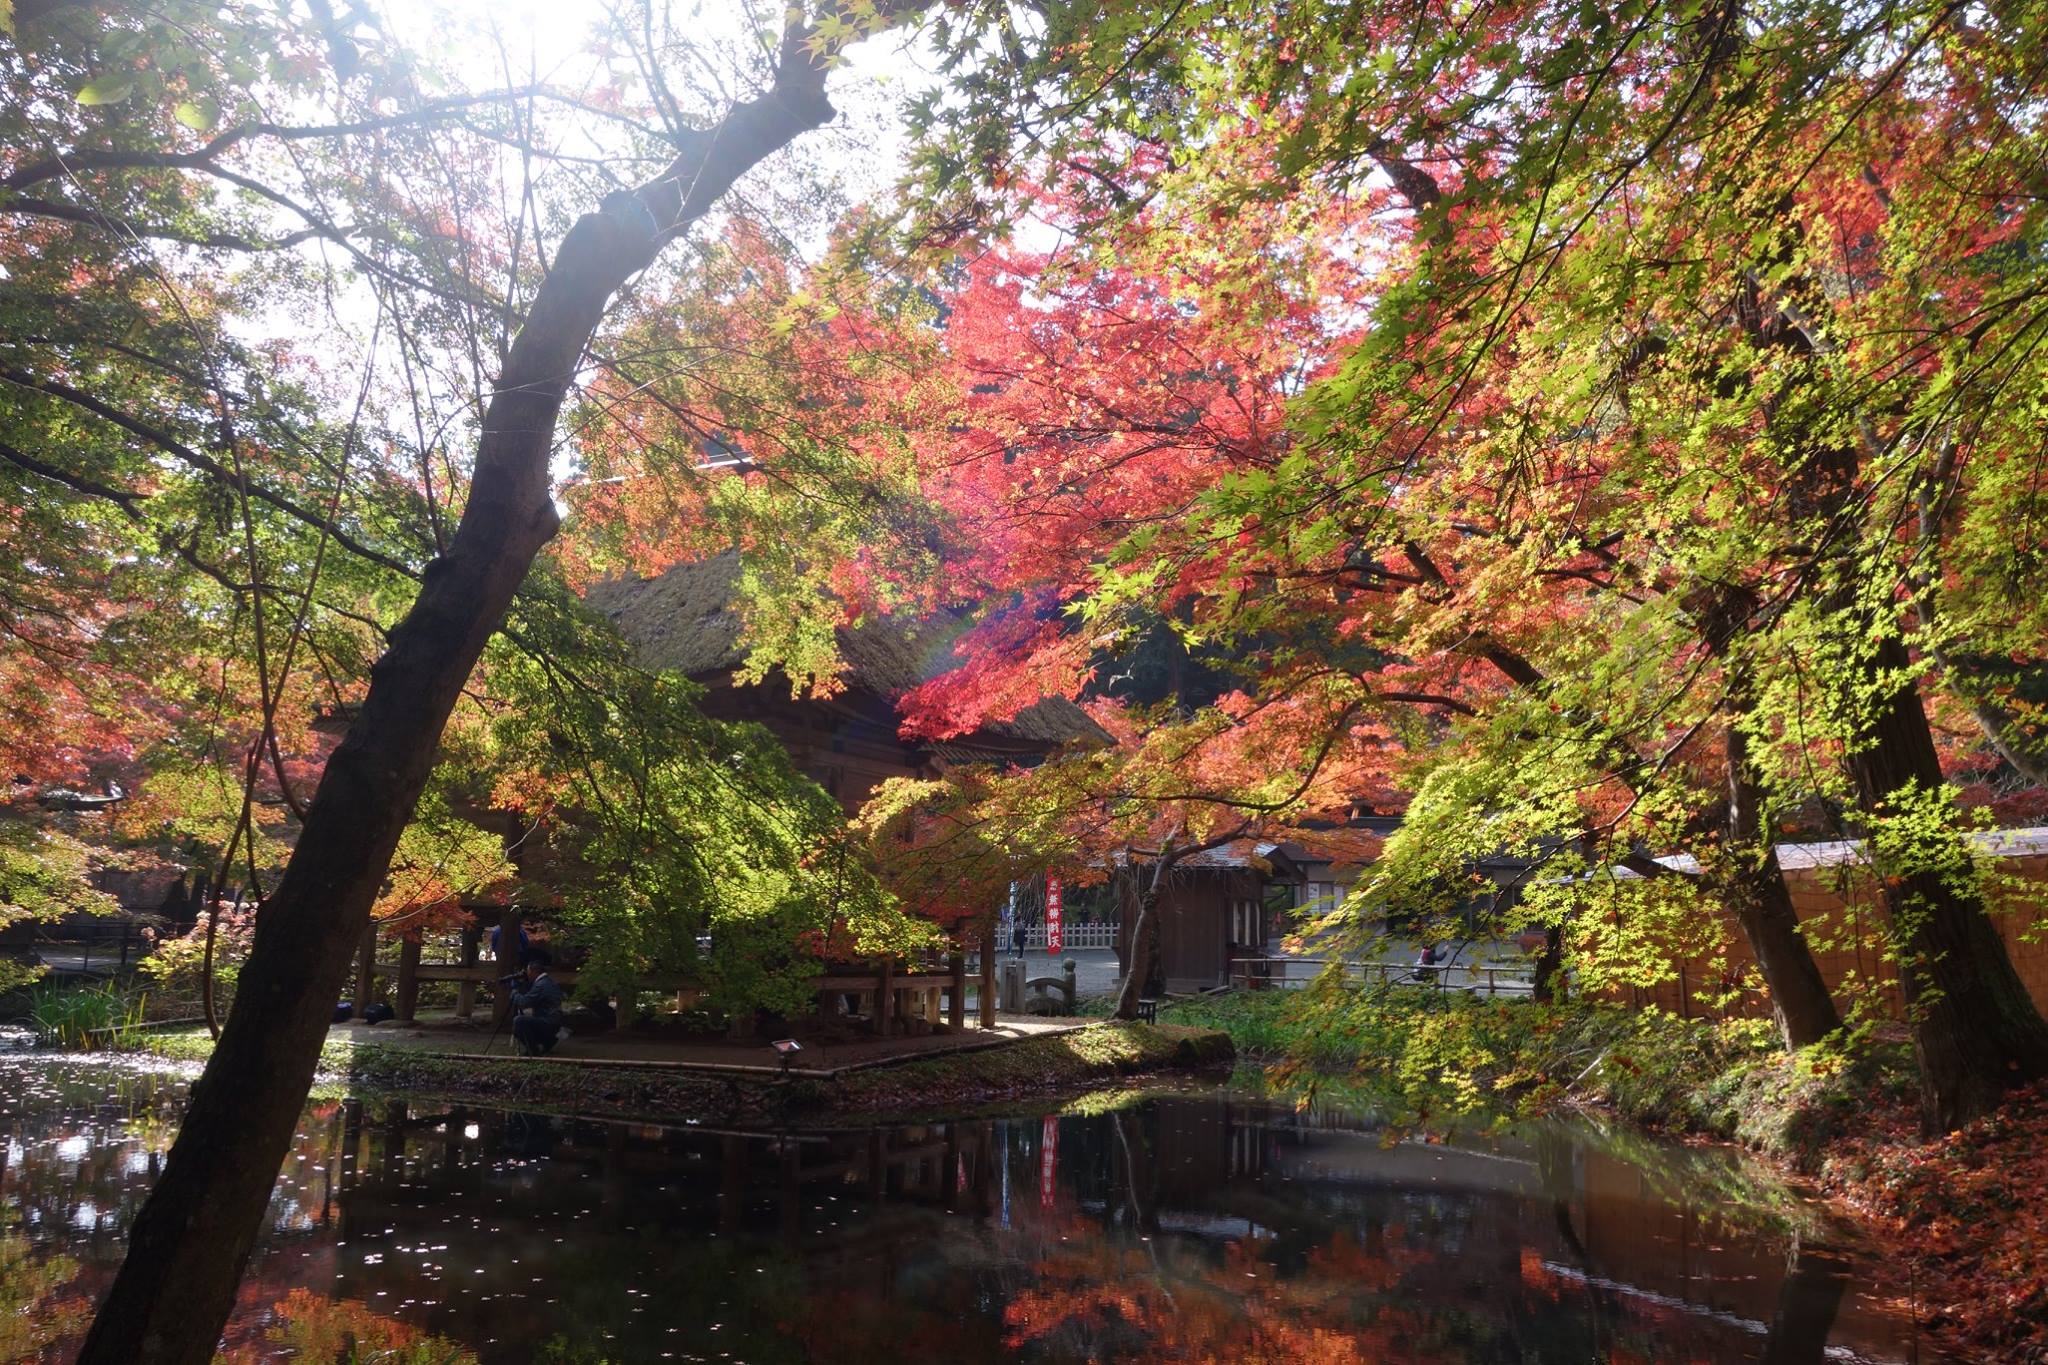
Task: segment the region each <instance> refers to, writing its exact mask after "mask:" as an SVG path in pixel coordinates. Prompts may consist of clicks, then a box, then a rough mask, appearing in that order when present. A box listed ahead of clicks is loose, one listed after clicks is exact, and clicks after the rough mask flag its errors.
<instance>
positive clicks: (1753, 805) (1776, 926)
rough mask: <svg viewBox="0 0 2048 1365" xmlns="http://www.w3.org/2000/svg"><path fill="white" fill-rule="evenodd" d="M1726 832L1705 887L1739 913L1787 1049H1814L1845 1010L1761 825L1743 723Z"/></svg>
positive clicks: (1734, 752)
mask: <svg viewBox="0 0 2048 1365" xmlns="http://www.w3.org/2000/svg"><path fill="white" fill-rule="evenodd" d="M1725 744H1726V748H1727V758H1728V778H1727V781H1728V814H1727V837H1726V838H1725V839H1724V840H1723V842H1722V847H1721V850H1720V854H1721V859H1722V861H1723V864H1724V865H1722V866H1720V867H1717V868H1716V869H1715V871H1714V872H1713V873H1711V874H1709V878H1708V885H1709V886H1710V887H1711V888H1712V889H1714V890H1715V891H1717V892H1718V893H1719V894H1720V896H1721V898H1722V899H1723V900H1724V901H1725V902H1726V903H1727V905H1728V908H1729V910H1730V911H1732V912H1733V913H1734V916H1735V924H1736V927H1737V928H1738V929H1740V930H1741V932H1742V936H1743V938H1744V939H1745V940H1747V941H1748V943H1749V948H1750V951H1751V952H1752V953H1754V954H1755V955H1756V965H1757V970H1758V971H1759V972H1760V973H1761V974H1762V976H1763V979H1764V992H1765V994H1766V995H1768V996H1769V997H1770V1002H1771V1019H1772V1022H1774V1023H1775V1024H1777V1026H1778V1037H1779V1038H1780V1039H1781V1040H1782V1041H1783V1042H1784V1044H1785V1047H1786V1049H1787V1050H1788V1051H1797V1050H1798V1049H1799V1048H1802V1047H1807V1046H1810V1045H1812V1044H1814V1043H1817V1042H1819V1041H1820V1040H1821V1039H1823V1038H1825V1037H1827V1036H1828V1035H1829V1034H1830V1033H1833V1032H1835V1031H1836V1030H1837V1029H1839V1028H1841V1027H1842V1015H1841V1012H1840V1011H1839V1010H1837V1009H1836V1008H1835V1000H1834V997H1833V996H1832V995H1830V994H1829V993H1828V983H1827V980H1826V978H1824V977H1823V976H1822V975H1821V972H1820V964H1819V963H1817V962H1815V961H1814V960H1813V950H1812V948H1811V947H1809V946H1808V944H1807V942H1806V936H1805V935H1804V934H1803V933H1801V932H1800V929H1799V911H1798V909H1797V907H1795V906H1794V905H1793V904H1792V893H1791V891H1790V890H1789V889H1787V887H1786V885H1785V872H1784V869H1783V868H1781V867H1780V866H1779V865H1778V849H1777V845H1776V844H1774V843H1772V842H1771V839H1770V836H1769V833H1768V831H1767V830H1766V829H1765V827H1764V823H1763V815H1762V793H1761V791H1760V790H1759V788H1758V786H1757V783H1756V779H1755V776H1754V774H1753V773H1752V771H1751V769H1750V764H1749V742H1748V739H1747V738H1746V737H1745V736H1744V735H1743V733H1742V729H1741V727H1740V726H1739V725H1736V724H1733V723H1732V722H1731V724H1730V725H1729V726H1728V735H1727V739H1726V741H1725Z"/></svg>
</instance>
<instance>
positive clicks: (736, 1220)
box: [718, 1135, 747, 1237]
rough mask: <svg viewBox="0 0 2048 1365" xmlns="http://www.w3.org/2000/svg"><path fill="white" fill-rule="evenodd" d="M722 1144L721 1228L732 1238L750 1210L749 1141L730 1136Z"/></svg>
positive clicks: (719, 1225)
mask: <svg viewBox="0 0 2048 1365" xmlns="http://www.w3.org/2000/svg"><path fill="white" fill-rule="evenodd" d="M720 1146H721V1150H720V1154H719V1182H718V1230H719V1231H720V1232H721V1233H723V1234H725V1235H726V1236H728V1237H731V1236H733V1235H735V1234H736V1233H738V1232H739V1230H740V1225H741V1222H742V1221H743V1218H744V1215H745V1214H746V1211H747V1140H746V1139H745V1138H743V1137H735V1136H730V1135H728V1136H727V1137H725V1138H723V1139H721V1140H720Z"/></svg>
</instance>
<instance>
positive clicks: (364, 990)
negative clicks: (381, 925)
mask: <svg viewBox="0 0 2048 1365" xmlns="http://www.w3.org/2000/svg"><path fill="white" fill-rule="evenodd" d="M376 998H377V923H376V921H375V920H372V921H371V922H370V927H369V928H367V929H365V930H363V943H362V946H361V947H360V948H358V949H356V999H355V1006H356V1015H355V1017H356V1018H358V1019H361V1018H362V1017H363V1011H364V1010H366V1009H368V1008H369V1007H370V1002H371V1001H372V1000H375V999H376Z"/></svg>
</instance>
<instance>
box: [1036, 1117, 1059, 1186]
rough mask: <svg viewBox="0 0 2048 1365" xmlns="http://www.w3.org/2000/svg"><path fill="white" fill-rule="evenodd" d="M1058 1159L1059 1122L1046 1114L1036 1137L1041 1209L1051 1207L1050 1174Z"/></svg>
mask: <svg viewBox="0 0 2048 1365" xmlns="http://www.w3.org/2000/svg"><path fill="white" fill-rule="evenodd" d="M1059 1159H1060V1121H1059V1120H1058V1119H1056V1118H1054V1117H1053V1116H1052V1115H1050V1114H1047V1115H1046V1116H1045V1127H1044V1128H1043V1129H1041V1130H1040V1132H1039V1135H1038V1203H1039V1206H1040V1207H1041V1208H1048V1209H1049V1208H1051V1207H1052V1172H1053V1167H1055V1166H1056V1165H1058V1164H1059Z"/></svg>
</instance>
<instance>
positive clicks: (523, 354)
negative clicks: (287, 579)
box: [79, 26, 833, 1365]
mask: <svg viewBox="0 0 2048 1365" xmlns="http://www.w3.org/2000/svg"><path fill="white" fill-rule="evenodd" d="M809 37H810V35H809V34H808V33H807V32H805V31H803V30H801V29H799V28H796V27H795V26H792V30H791V32H790V34H789V35H788V36H787V38H786V40H785V42H784V44H783V46H782V49H781V53H780V57H779V61H778V64H777V69H776V76H775V81H774V84H773V86H772V87H771V88H770V89H769V90H768V92H767V93H765V94H764V95H762V96H760V97H759V98H756V99H753V100H750V101H748V102H745V103H742V104H739V105H736V106H735V107H733V108H732V109H731V110H730V111H729V112H728V113H727V114H726V116H725V117H724V119H723V120H722V121H721V122H720V123H719V124H718V125H717V126H716V127H714V128H711V129H708V130H705V131H702V132H698V133H695V134H693V135H691V136H690V140H689V141H688V142H687V144H685V145H683V146H682V147H681V148H680V150H679V152H678V155H677V156H676V157H675V159H674V161H673V162H672V163H671V164H670V165H669V166H668V167H667V168H666V169H665V170H664V172H663V173H662V174H661V175H660V176H659V177H657V178H656V179H655V180H653V181H651V182H649V183H648V184H646V185H644V186H642V187H641V188H640V189H638V190H636V191H632V192H623V191H622V192H619V193H615V194H613V195H610V196H608V197H607V198H606V200H605V202H604V206H603V209H602V211H600V212H595V213H587V214H585V215H583V217H581V218H580V219H578V220H577V222H576V224H575V226H574V227H572V228H571V229H570V231H569V233H568V235H567V236H566V237H565V238H564V239H563V241H562V243H561V247H560V249H559V251H558V252H557V254H556V257H555V261H554V264H553V268H552V269H551V270H550V271H549V273H548V275H547V278H546V279H545V280H544V281H543V283H542V285H541V287H540V290H539V291H538V293H537V295H536V296H535V298H534V300H533V305H532V308H531V310H530V311H529V313H528V315H527V319H526V323H525V325H524V326H523V327H522V328H521V329H520V331H519V334H518V337H517V338H516V339H515V341H514V342H513V345H512V348H511V352H510V354H509V355H508V356H507V358H506V360H505V365H504V369H503V372H502V373H501V374H500V375H499V377H498V384H497V388H496V390H495V392H493V393H492V395H491V396H490V401H489V404H488V406H487V408H486V410H485V415H484V422H483V431H482V436H481V440H480V443H479V445H478V449H477V455H476V467H475V473H474V476H473V480H472V483H471V486H470V494H469V502H468V505H467V506H466V508H465V509H464V511H463V514H462V520H461V523H460V525H459V527H458V528H457V530H456V533H455V536H454V538H453V539H452V540H451V542H450V543H449V545H448V548H447V552H446V553H445V554H443V555H442V556H441V557H440V558H438V559H436V560H435V561H433V563H431V564H429V565H428V566H427V570H426V573H425V575H424V577H423V580H422V584H421V587H420V592H419V596H418V597H417V598H416V599H415V601H414V602H413V605H412V609H411V610H410V611H409V612H407V614H406V616H405V619H404V620H403V621H401V622H400V623H399V625H398V626H397V628H396V629H395V630H393V631H392V633H391V637H390V647H389V649H387V650H386V652H385V654H384V656H383V657H382V658H381V659H379V660H378V661H377V663H376V665H375V667H374V668H372V670H371V673H370V689H369V694H368V696H367V697H366V698H365V699H364V701H363V705H362V710H361V712H360V714H359V715H358V717H357V719H356V721H355V723H354V724H353V725H352V726H350V728H349V732H348V736H347V738H346V739H344V740H343V741H342V743H341V745H340V746H339V747H338V748H337V749H336V750H335V752H334V755H333V757H332V758H330V759H329V760H328V763H327V767H326V771H325V773H324V774H323V775H322V777H321V780H320V786H319V789H318V791H317V792H316V793H315V795H314V798H313V802H312V805H311V808H310V809H309V811H308V812H307V816H306V820H305V824H304V828H303V831H302V833H301V834H300V836H299V840H298V844H297V847H296V848H295V849H294V850H293V852H292V857H291V861H290V863H289V864H288V865H287V867H286V869H285V872H284V876H283V879H282V880H281V881H280V882H279V883H278V886H277V889H276V891H275V893H274V894H273V895H272V896H271V897H270V899H269V900H268V901H267V902H265V904H264V906H263V908H262V910H261V911H260V912H259V914H258V916H257V921H256V931H255V939H254V943H253V945H252V948H251V951H250V955H249V959H248V962H247V963H246V965H245V966H244V967H243V970H242V977H241V986H240V989H239V990H238V991H237V992H236V994H235V1003H234V1008H233V1010H232V1011H231V1012H230V1014H229V1015H228V1021H227V1026H226V1028H225V1029H224V1030H223V1032H222V1034H221V1038H220V1042H219V1045H218V1046H217V1047H216V1048H215V1050H214V1053H213V1058H212V1060H211V1061H210V1062H208V1064H207V1067H206V1071H205V1074H204V1075H202V1076H201V1077H200V1078H199V1080H198V1082H197V1083H196V1084H195V1085H194V1086H193V1089H192V1097H191V1104H190V1106H189V1108H188V1109H187V1111H186V1115H185V1121H184V1123H183V1124H182V1125H181V1126H180V1127H179V1130H178V1137H177V1140H176V1142H175V1143H174V1144H173V1145H172V1147H171V1151H170V1155H169V1159H168V1161H167V1163H166V1165H165V1168H164V1172H163V1176H162V1178H161V1179H160V1180H159V1181H158V1182H157V1184H156V1187H155V1189H154V1190H153V1191H152V1192H151V1193H150V1196H149V1199H148V1201H147V1202H146V1203H145V1204H144V1205H143V1207H142V1210H141V1213H140V1214H139V1216H138V1217H137V1218H136V1221H135V1226H134V1228H133V1229H132V1231H131V1232H130V1234H129V1240H128V1254H127V1257H126V1259H125V1260H124V1261H123V1262H122V1264H121V1269H120V1271H119V1273H118V1274H117V1275H116V1276H115V1278H114V1282H113V1285H112V1286H111V1288H110V1289H109V1290H108V1291H107V1295H106V1297H105V1299H103V1300H102V1301H101V1303H100V1307H99V1311H98V1315H97V1316H96V1317H95V1318H94V1319H93V1323H92V1328H91V1330H90V1332H89V1333H88V1335H87V1337H86V1341H85V1346H84V1349H83V1351H82V1352H81V1354H80V1356H79V1359H80V1361H82V1362H85V1363H86V1365H137V1363H138V1362H146V1363H150V1365H154V1363H155V1362H167V1363H174V1365H205V1362H207V1361H210V1360H211V1359H212V1358H213V1354H214V1350H215V1346H216V1344H217V1343H218V1342H219V1340H220V1334H221V1328H222V1326H223V1324H224V1323H225V1322H226V1320H227V1316H228V1313H229V1310H230V1309H231V1307H232V1306H233V1302H234V1295H235V1287H236V1285H237V1283H238V1281H239V1280H240V1278H241V1275H242V1271H243V1268H244V1266H245V1265H246V1264H247V1262H248V1259H249V1253H250V1249H251V1247H252V1246H253V1244H254V1242H255V1238H256V1234H257V1231H258V1229H259V1226H260V1224H261V1222H262V1219H263V1212H264V1209H265V1207H266V1205H267V1203H268V1202H269V1198H270V1192H271V1188H272V1186H273V1185H274V1184H275V1183H276V1179H277V1174H278V1170H279V1168H280V1167H281V1165H282V1164H283V1161H284V1158H285V1154H286V1152H287V1150H288V1148H289V1144H290V1141H291V1136H292V1131H293V1128H294V1125H295V1124H296V1122H297V1119H298V1116H299V1111H300V1109H301V1107H302V1106H303V1105H304V1103H305V1099H306V1093H307V1090H308V1088H309V1087H310V1085H311V1083H312V1077H313V1070H314V1066H315V1064H316V1062H317V1061H318V1057H319V1052H320V1044H321V1041H322V1040H323V1039H324V1038H325V1037H326V1033H327V1027H328V1023H329V1021H330V1019H331V1016H332V1012H333V1008H334V1002H335V999H336V997H337V995H338V994H339V992H340V990H341V986H342V982H343V979H344V978H345V977H346V975H347V972H348V967H349V962H350V958H351V956H352V954H353V950H354V948H355V945H356V944H357V943H358V941H359V940H360V939H361V937H362V934H363V932H364V930H365V928H366V927H367V925H368V923H369V913H370V906H371V903H372V901H373V900H374V899H375V897H376V895H377V892H378V889H379V887H380V885H381V883H382V882H383V880H384V878H385V875H386V872H387V870H388V869H389V866H390V862H391V855H392V851H393V849H394V848H395V846H396V845H397V842H398V836H399V832H400V831H401V830H402V829H403V828H404V827H405V825H406V822H407V820H408V819H409V818H410V817H411V815H412V811H413V807H414V804H415V803H416V802H417V800H418V799H419V795H420V792H421V789H422V788H423V787H424V786H425V784H426V781H427V776H428V773H429V770H430V769H431V768H432V766H433V762H434V755H435V751H436V748H437V746H438V744H439V742H440V738H441V730H442V727H443V725H444V724H445V723H446V721H447V719H448V715H449V712H450V711H451V710H452V709H453V707H454V705H455V701H456V698H457V695H458V693H459V691H460V689H461V688H462V686H463V684H464V682H466V681H467V679H468V678H469V676H470V672H471V670H472V669H473V668H474V667H475V666H476V663H477V660H478V658H479V657H480V656H481V655H482V653H483V649H484V645H485V643H486V642H487V641H488V640H489V639H490V637H491V634H492V632H493V631H494V630H495V629H496V628H497V626H498V624H499V621H500V620H501V619H502V617H503V616H504V613H505V610H506V608H507V606H508V605H509V604H510V603H511V600H512V595H513V592H514V590H515V589H517V588H518V586H519V584H520V582H521V580H522V579H523V578H524V577H525V576H526V573H527V571H528V569H529V568H530V567H531V565H532V563H533V560H534V557H535V555H536V554H537V553H538V552H539V551H540V549H541V547H542V546H543V545H545V544H546V543H547V541H548V539H549V538H550V537H551V536H553V535H554V533H555V530H556V526H557V517H556V513H555V509H554V503H553V501H552V498H551V497H550V490H549V486H548V460H549V453H550V450H551V448H552V445H553V441H554V432H555V421H556V417H557V415H558V413H559V411H560V409H561V405H562V402H563V399H564V396H565V395H566V393H567V391H568V385H569V382H570V378H571V376H572V374H573V373H574V372H575V370H576V367H577V364H578V362H579V360H580V358H581V356H582V354H583V351H584V348H585V346H586V345H588V343H589V341H590V339H591V336H592V334H593V333H594V332H595V330H596V328H597V326H598V322H599V320H600V318H601V317H602V315H603V313H604V311H605V308H606V306H607V305H608V304H609V302H610V300H611V298H612V295H613V294H614V293H615V292H616V291H617V290H618V289H619V287H620V286H621V285H622V284H624V283H625V281H626V280H627V279H628V278H629V277H630V276H631V275H633V274H634V273H635V272H636V271H639V270H640V269H642V268H644V267H645V266H646V265H647V264H648V263H649V262H650V261H651V260H652V259H653V257H654V255H655V252H656V251H657V250H658V249H659V247H660V245H661V244H662V242H663V241H664V240H666V239H667V238H668V237H670V236H672V235H673V234H674V233H676V232H677V231H678V230H680V229H681V228H682V227H684V226H685V225H686V224H688V223H690V222H691V221H693V220H695V219H697V218H699V217H701V216H702V215H703V214H704V213H705V212H706V211H707V209H709V207H710V206H711V205H712V204H714V203H715V202H716V201H717V200H718V199H719V198H720V197H721V196H723V194H724V193H725V191H726V190H727V189H728V188H730V186H731V185H732V183H733V181H734V180H735V179H736V178H737V177H739V176H740V175H741V174H742V173H743V172H745V171H747V170H748V169H749V168H751V167H752V166H753V165H755V164H756V163H757V162H758V161H760V160H761V158H763V157H764V156H766V155H768V154H769V153H771V152H773V151H776V150H777V149H779V148H781V147H783V146H784V145H786V144H787V143H788V142H789V141H790V140H791V139H793V138H795V137H796V136H798V135H799V134H801V133H804V132H806V131H808V130H810V129H813V128H817V127H819V126H821V125H823V124H824V123H826V122H827V121H828V120H829V119H830V118H831V117H832V113H833V110H832V106H831V104H830V103H829V102H828V101H827V100H826V97H825V88H824V82H825V67H826V64H827V62H828V60H829V58H830V56H831V45H829V44H827V45H824V49H823V50H822V51H814V50H812V48H811V47H809V46H808V45H807V40H808V39H809Z"/></svg>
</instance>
